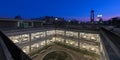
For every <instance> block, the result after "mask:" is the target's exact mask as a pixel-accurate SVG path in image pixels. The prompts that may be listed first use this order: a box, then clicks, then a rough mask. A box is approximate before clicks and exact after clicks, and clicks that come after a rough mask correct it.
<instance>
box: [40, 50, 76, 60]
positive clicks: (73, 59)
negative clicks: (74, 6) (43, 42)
mask: <svg viewBox="0 0 120 60" xmlns="http://www.w3.org/2000/svg"><path fill="white" fill-rule="evenodd" d="M55 51H61V52H65V53H66V54H68V55H70V56H71V58H72V60H75V58H74V56H73V55H72V54H71V53H70V52H68V51H64V50H52V51H49V52H48V53H46V54H44V55H43V56H42V57H41V59H40V60H43V58H44V57H45V56H46V55H47V54H49V53H52V52H55Z"/></svg>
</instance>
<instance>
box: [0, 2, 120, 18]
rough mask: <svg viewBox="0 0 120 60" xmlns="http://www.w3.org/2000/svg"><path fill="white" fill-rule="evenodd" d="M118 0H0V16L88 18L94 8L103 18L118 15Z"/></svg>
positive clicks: (119, 4) (119, 11)
mask: <svg viewBox="0 0 120 60" xmlns="http://www.w3.org/2000/svg"><path fill="white" fill-rule="evenodd" d="M119 7H120V0H0V17H14V16H16V15H21V16H22V17H23V18H37V17H41V16H58V17H64V18H76V19H88V18H89V15H90V11H91V10H92V9H93V10H95V17H96V15H97V14H102V15H103V18H104V19H106V18H109V17H114V16H120V8H119Z"/></svg>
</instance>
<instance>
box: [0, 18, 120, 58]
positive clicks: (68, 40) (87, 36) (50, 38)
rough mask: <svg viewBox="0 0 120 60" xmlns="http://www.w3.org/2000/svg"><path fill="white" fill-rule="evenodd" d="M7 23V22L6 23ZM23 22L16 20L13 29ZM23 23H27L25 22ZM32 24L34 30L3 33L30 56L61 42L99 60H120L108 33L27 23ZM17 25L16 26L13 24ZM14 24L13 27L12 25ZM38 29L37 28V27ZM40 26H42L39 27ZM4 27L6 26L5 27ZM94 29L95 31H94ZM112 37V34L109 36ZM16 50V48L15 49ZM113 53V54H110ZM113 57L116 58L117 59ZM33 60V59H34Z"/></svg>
mask: <svg viewBox="0 0 120 60" xmlns="http://www.w3.org/2000/svg"><path fill="white" fill-rule="evenodd" d="M5 21H6V22H5ZM19 21H21V20H15V22H13V21H10V20H9V22H11V23H10V24H11V27H19V26H18V22H19ZM7 22H8V21H7V20H4V22H2V23H7ZM22 22H24V23H26V21H25V20H22ZM27 22H31V23H32V28H29V27H27V28H12V29H11V30H8V29H4V30H2V29H1V31H2V32H3V33H4V34H5V35H6V36H7V37H9V39H10V40H11V41H12V42H13V43H14V44H15V45H17V46H18V47H19V48H21V49H22V51H23V52H25V53H26V54H28V55H29V54H30V53H33V52H36V51H39V49H41V48H43V47H44V46H46V45H49V44H51V43H53V42H60V43H63V44H66V45H69V46H72V47H75V48H77V49H81V50H87V51H89V52H92V53H95V54H97V55H99V59H98V60H109V59H111V60H112V59H113V60H114V59H119V58H118V57H117V56H119V55H117V54H116V52H115V51H114V49H113V47H111V45H110V43H109V42H108V41H107V40H109V38H108V36H107V35H106V32H104V29H103V30H99V29H97V28H95V27H98V26H93V25H92V26H90V25H84V26H85V27H81V26H70V25H69V26H67V27H64V28H63V27H62V28H61V27H57V28H56V27H54V26H49V27H44V26H41V22H39V21H38V22H37V21H31V20H30V21H27ZM13 23H15V24H13ZM12 24H13V25H12ZM35 24H36V26H37V28H36V26H35ZM39 24H40V26H39ZM3 26H4V25H3ZM93 27H94V29H93ZM109 35H110V34H109ZM13 49H14V48H13ZM110 51H112V54H109V53H110ZM111 56H116V57H115V58H114V57H113V58H112V57H111ZM32 58H33V57H32Z"/></svg>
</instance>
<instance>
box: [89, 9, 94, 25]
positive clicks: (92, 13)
mask: <svg viewBox="0 0 120 60" xmlns="http://www.w3.org/2000/svg"><path fill="white" fill-rule="evenodd" d="M90 13H91V14H90V21H91V23H93V22H94V10H91V12H90Z"/></svg>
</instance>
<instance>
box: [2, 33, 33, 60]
mask: <svg viewBox="0 0 120 60" xmlns="http://www.w3.org/2000/svg"><path fill="white" fill-rule="evenodd" d="M0 47H1V48H2V51H3V52H2V53H0V55H4V56H3V57H2V56H0V59H2V60H31V58H30V57H29V56H27V55H26V54H25V53H24V52H23V51H22V50H21V49H20V48H19V47H17V46H16V45H15V44H14V43H13V42H12V41H11V40H10V39H9V38H8V37H7V36H5V34H4V33H2V32H1V31H0Z"/></svg>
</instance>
